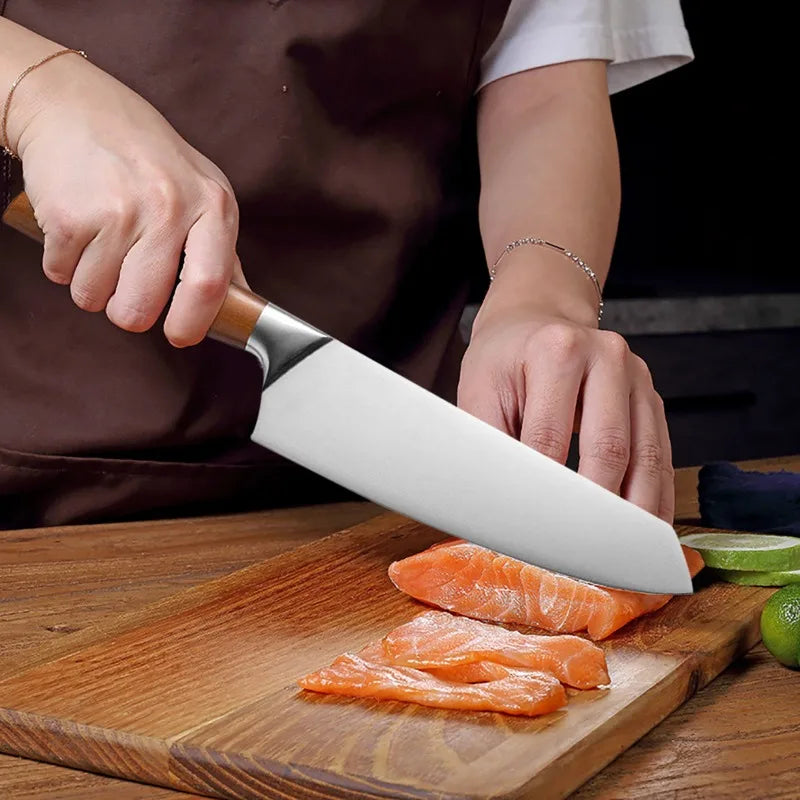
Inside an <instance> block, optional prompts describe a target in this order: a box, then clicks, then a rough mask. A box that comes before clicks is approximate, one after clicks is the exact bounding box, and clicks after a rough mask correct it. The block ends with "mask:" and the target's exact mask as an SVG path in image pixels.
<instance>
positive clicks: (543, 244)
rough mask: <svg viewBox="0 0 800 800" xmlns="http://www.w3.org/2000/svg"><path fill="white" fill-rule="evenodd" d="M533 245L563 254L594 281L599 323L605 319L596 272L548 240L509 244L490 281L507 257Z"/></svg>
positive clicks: (491, 270)
mask: <svg viewBox="0 0 800 800" xmlns="http://www.w3.org/2000/svg"><path fill="white" fill-rule="evenodd" d="M526 244H531V245H536V246H539V247H547V248H549V249H550V250H555V251H556V252H557V253H561V255H562V256H566V257H567V258H568V259H569V260H570V261H572V263H573V264H575V266H576V267H578V268H579V269H580V270H582V271H583V272H584V274H585V275H586V277H587V278H589V280H591V281H592V283H593V284H594V288H595V289H596V290H597V299H598V303H597V321H598V322H600V320H601V319H602V318H603V290H602V289H601V288H600V281H598V280H597V275H595V273H594V270H593V269H592V268H591V267H590V266H589V265H588V264H587V263H586V262H585V261H584V260H583V259H582V258H581V257H580V256H577V255H575V253H573V252H572V251H571V250H567V249H566V248H564V247H561V246H560V245H557V244H553V243H552V242H548V241H547V240H546V239H539V238H537V237H535V236H526V237H525V238H524V239H515V240H514V241H513V242H509V243H508V244H507V245H506V246H505V247H504V248H503V252H502V253H500V255H499V256H498V258H497V260H496V261H495V262H494V264H492V266H491V267H489V280H490V281H493V280H494V279H495V276H496V275H497V265H498V264H499V263H500V262H501V261H502V260H503V258H505V256H507V255H508V254H509V253H510V252H511V251H512V250H516V249H517V248H518V247H522V246H523V245H526Z"/></svg>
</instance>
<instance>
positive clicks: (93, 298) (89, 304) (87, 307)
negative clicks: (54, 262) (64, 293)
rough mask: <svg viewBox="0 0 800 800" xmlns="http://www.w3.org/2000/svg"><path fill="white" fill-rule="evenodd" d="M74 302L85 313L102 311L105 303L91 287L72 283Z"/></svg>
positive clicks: (70, 290) (71, 293)
mask: <svg viewBox="0 0 800 800" xmlns="http://www.w3.org/2000/svg"><path fill="white" fill-rule="evenodd" d="M69 292H70V295H71V296H72V302H73V303H75V305H76V306H78V308H80V309H83V310H84V311H102V310H103V302H102V300H101V299H100V298H99V297H98V295H97V293H96V292H94V291H93V290H92V288H91V287H90V286H86V285H83V284H76V283H74V282H73V283H72V284H71V286H70V288H69Z"/></svg>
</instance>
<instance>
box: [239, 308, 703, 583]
mask: <svg viewBox="0 0 800 800" xmlns="http://www.w3.org/2000/svg"><path fill="white" fill-rule="evenodd" d="M281 314H284V312H281V311H280V310H279V309H275V307H274V306H268V307H267V309H266V310H265V312H264V314H262V319H261V320H259V324H258V325H257V327H256V331H255V332H254V333H253V336H251V341H250V343H248V349H249V350H251V351H252V352H254V353H256V354H257V355H258V356H259V358H260V359H261V360H262V363H263V365H264V367H265V375H266V376H267V377H266V380H265V388H264V391H263V393H262V398H261V408H260V412H259V416H258V421H257V423H256V426H255V430H254V431H253V434H252V438H253V440H254V441H255V442H258V443H259V444H261V445H263V446H265V447H268V448H270V449H271V450H274V451H275V452H277V453H279V454H281V455H283V456H285V457H286V458H289V459H291V460H292V461H295V462H297V463H298V464H301V465H303V466H305V467H307V468H308V469H311V470H313V471H314V472H317V473H319V474H320V475H323V476H324V477H326V478H328V479H330V480H332V481H335V482H336V483H339V484H340V485H342V486H345V487H347V488H348V489H351V490H352V491H354V492H356V493H358V494H360V495H362V496H363V497H366V498H368V499H370V500H372V501H374V502H376V503H379V504H380V505H382V506H384V507H386V508H389V509H392V510H395V511H398V512H400V513H402V514H405V515H407V516H409V517H411V518H413V519H415V520H418V521H419V522H423V523H426V524H428V525H431V526H433V527H435V528H438V529H440V530H442V531H444V532H446V533H449V534H452V535H453V536H459V537H462V538H464V539H468V540H469V541H472V542H475V543H476V544H480V545H483V546H485V547H488V548H491V549H492V550H496V551H498V552H501V553H504V554H506V555H509V556H512V557H514V558H518V559H521V560H522V561H526V562H528V563H531V564H536V565H538V566H541V567H545V568H547V569H550V570H553V571H555V572H560V573H563V574H565V575H571V576H573V577H576V578H582V579H584V580H587V581H591V582H593V583H599V584H603V585H606V586H613V587H619V588H624V589H632V590H636V591H643V592H658V593H669V594H686V593H690V592H691V591H692V582H691V577H690V575H689V571H688V568H687V566H686V561H685V559H684V557H683V554H682V551H681V548H680V545H679V543H678V539H677V537H676V535H675V531H674V530H673V529H672V527H671V526H670V525H668V524H667V523H666V522H664V521H663V520H660V519H658V518H657V517H655V516H653V515H652V514H649V513H647V512H645V511H643V510H642V509H640V508H638V507H637V506H634V505H633V504H631V503H629V502H627V501H625V500H622V499H621V498H619V497H618V496H616V495H615V494H613V493H612V492H609V491H607V490H606V489H603V488H601V487H600V486H598V485H597V484H595V483H593V482H592V481H589V480H588V479H586V478H584V477H582V476H580V475H578V474H576V473H575V472H573V471H572V470H570V469H568V468H566V467H563V466H561V465H560V464H558V463H556V462H555V461H553V460H551V459H550V458H547V457H546V456H543V455H541V454H540V453H537V452H536V451H534V450H533V449H531V448H530V447H527V446H526V445H523V444H522V443H520V442H518V441H517V440H515V439H513V438H512V437H510V436H508V435H506V434H505V433H502V432H501V431H498V430H496V429H495V428H493V427H491V426H490V425H487V424H486V423H484V422H482V421H480V420H478V419H476V418H475V417H473V416H471V415H470V414H467V413H466V412H464V411H461V410H460V409H458V408H456V407H455V406H453V405H451V404H450V403H447V402H446V401H444V400H442V399H441V398H439V397H437V396H435V395H434V394H432V393H430V392H428V391H426V390H424V389H422V388H420V387H419V386H417V385H416V384H414V383H412V382H410V381H408V380H406V379H405V378H403V377H401V376H399V375H397V374H396V373H394V372H392V371H391V370H388V369H386V368H385V367H383V366H381V365H379V364H377V363H376V362H374V361H372V360H370V359H369V358H366V357H365V356H363V355H361V354H360V353H358V352H356V351H355V350H353V349H351V348H349V347H347V346H346V345H344V344H342V343H341V342H338V341H336V340H331V339H330V338H329V337H325V336H324V335H322V334H320V333H319V332H317V331H315V330H314V329H313V328H311V327H310V326H305V323H302V322H301V321H299V320H296V319H295V318H293V317H291V316H290V315H285V314H284V322H285V323H286V324H288V328H289V329H290V330H291V331H293V335H294V336H295V337H296V336H297V330H299V329H301V328H303V327H305V329H306V330H307V331H308V336H307V337H306V338H307V340H306V341H305V342H303V343H301V346H300V347H298V348H296V349H295V355H294V356H291V355H289V356H287V355H286V352H285V346H283V347H281V346H279V345H278V344H277V342H281V341H284V340H283V339H282V337H281V334H280V327H281V326H280V315H281ZM276 315H277V316H276ZM276 319H277V320H278V323H279V324H278V325H277V326H276V324H275V323H276ZM300 338H301V339H302V337H300ZM270 350H272V351H273V356H272V358H270V353H269V351H270Z"/></svg>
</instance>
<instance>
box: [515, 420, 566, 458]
mask: <svg viewBox="0 0 800 800" xmlns="http://www.w3.org/2000/svg"><path fill="white" fill-rule="evenodd" d="M569 440H570V435H569V434H568V433H567V432H566V431H565V430H563V428H560V427H559V426H558V425H553V424H551V423H546V422H541V423H537V424H535V425H532V426H531V427H530V429H529V430H528V431H527V432H526V435H525V441H526V444H529V445H530V446H531V447H533V449H534V450H538V451H539V452H540V453H546V454H547V455H554V456H562V455H566V453H567V451H568V450H569Z"/></svg>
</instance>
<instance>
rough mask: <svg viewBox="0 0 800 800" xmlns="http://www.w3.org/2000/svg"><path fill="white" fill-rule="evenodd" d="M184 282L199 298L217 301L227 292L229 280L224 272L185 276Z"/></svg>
mask: <svg viewBox="0 0 800 800" xmlns="http://www.w3.org/2000/svg"><path fill="white" fill-rule="evenodd" d="M182 283H183V284H184V285H185V286H186V289H187V290H188V291H189V292H190V293H191V294H193V295H194V296H195V297H196V298H198V299H199V300H201V301H216V300H218V299H219V298H220V297H222V296H223V295H224V294H225V292H226V290H227V288H228V283H229V282H228V280H227V279H226V278H225V276H224V275H222V274H218V273H209V274H207V275H198V276H191V277H187V278H184V280H183V281H182Z"/></svg>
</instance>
